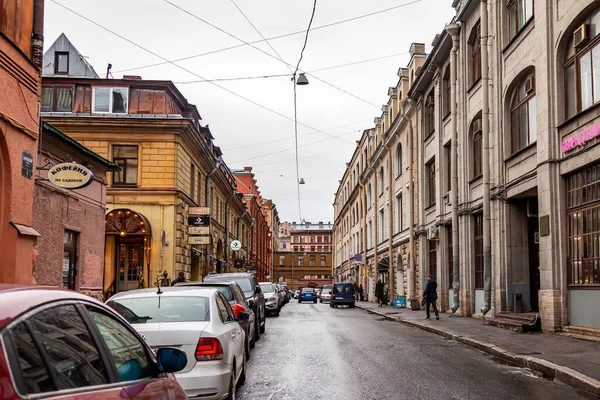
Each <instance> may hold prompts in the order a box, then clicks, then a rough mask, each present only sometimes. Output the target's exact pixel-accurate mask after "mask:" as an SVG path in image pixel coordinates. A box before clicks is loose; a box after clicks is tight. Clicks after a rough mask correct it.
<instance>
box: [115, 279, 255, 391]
mask: <svg viewBox="0 0 600 400" xmlns="http://www.w3.org/2000/svg"><path fill="white" fill-rule="evenodd" d="M107 305H109V306H110V307H112V308H113V309H114V310H115V311H117V312H118V313H120V314H121V315H122V316H123V317H124V318H125V319H126V320H127V321H128V322H129V323H130V324H131V325H132V326H133V327H134V328H135V329H136V330H137V331H138V332H140V333H142V334H144V336H145V338H146V342H147V343H148V344H149V345H150V347H152V348H153V349H155V350H160V349H161V348H163V347H177V348H179V349H181V350H182V351H184V352H185V354H186V355H187V364H186V365H185V368H183V369H182V370H181V371H180V372H179V373H177V374H176V375H175V376H176V378H177V382H179V384H180V385H181V387H182V388H183V389H184V390H185V391H186V393H187V396H188V398H192V397H202V398H207V399H221V398H225V397H226V396H228V397H227V398H233V399H234V398H235V391H236V387H237V386H238V385H241V384H243V383H244V382H245V380H246V353H245V351H244V342H245V340H246V338H245V336H246V334H245V333H244V330H243V329H242V327H241V326H240V324H239V323H238V320H239V319H241V320H246V319H248V317H249V315H248V313H246V312H244V311H241V309H242V306H240V305H239V304H234V306H233V309H232V307H231V306H230V305H229V302H228V301H227V299H226V298H225V296H224V295H223V293H221V292H220V291H219V290H217V289H204V288H193V289H191V288H185V287H183V288H181V287H170V288H162V289H159V291H156V290H155V289H139V290H130V291H128V292H121V293H118V294H116V295H114V296H113V297H111V298H110V299H109V300H108V302H107ZM234 310H236V311H234ZM236 315H237V317H236Z"/></svg>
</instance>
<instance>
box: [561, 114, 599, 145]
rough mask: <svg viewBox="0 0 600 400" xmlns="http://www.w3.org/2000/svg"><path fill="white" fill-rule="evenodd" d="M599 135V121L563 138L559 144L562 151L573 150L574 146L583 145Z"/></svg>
mask: <svg viewBox="0 0 600 400" xmlns="http://www.w3.org/2000/svg"><path fill="white" fill-rule="evenodd" d="M597 136H600V122H599V123H597V124H596V125H594V126H592V127H591V128H588V129H585V130H583V131H581V132H579V133H577V134H575V135H573V136H571V137H570V138H568V139H566V140H564V141H563V142H562V143H561V144H560V147H561V150H562V152H563V153H566V152H568V151H571V150H573V149H574V148H576V147H579V146H583V145H584V144H586V143H587V142H589V141H590V140H592V139H594V138H596V137H597Z"/></svg>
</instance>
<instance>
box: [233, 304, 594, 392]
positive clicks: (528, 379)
mask: <svg viewBox="0 0 600 400" xmlns="http://www.w3.org/2000/svg"><path fill="white" fill-rule="evenodd" d="M392 343H394V344H392ZM238 396H239V398H240V399H243V400H251V399H252V400H254V399H255V400H259V399H260V400H263V399H323V398H332V399H335V398H342V399H377V400H383V399H420V398H425V399H482V398H494V399H502V398H506V399H509V398H510V399H545V400H546V399H588V398H594V397H592V396H590V395H588V394H586V393H582V392H580V391H577V390H574V389H572V388H569V387H567V386H564V385H562V384H559V383H555V382H552V381H549V380H546V379H544V378H542V377H540V376H539V375H538V374H537V373H535V372H533V371H530V370H527V369H522V368H518V367H514V366H511V365H506V363H504V362H501V361H500V360H498V359H494V357H491V356H489V355H487V354H484V353H481V352H479V351H477V350H474V349H472V348H470V347H467V346H465V345H463V344H460V343H458V342H455V341H452V340H446V339H444V338H443V337H441V336H438V335H435V334H431V333H428V332H425V331H423V330H420V329H417V328H412V327H407V326H405V325H402V324H400V323H397V322H392V321H388V320H385V319H383V318H381V317H379V316H377V315H373V314H369V313H367V312H365V311H363V310H359V309H356V308H355V309H349V308H330V307H329V305H328V304H320V303H317V304H298V303H297V301H296V300H292V301H290V303H289V304H288V305H286V306H285V307H284V308H283V310H282V311H281V316H280V317H271V318H269V320H268V321H267V333H266V334H265V335H264V336H263V337H262V338H261V340H260V342H258V343H257V345H256V351H253V353H252V359H251V360H250V362H249V363H248V379H247V380H246V384H245V385H244V386H242V387H240V388H239V390H238Z"/></svg>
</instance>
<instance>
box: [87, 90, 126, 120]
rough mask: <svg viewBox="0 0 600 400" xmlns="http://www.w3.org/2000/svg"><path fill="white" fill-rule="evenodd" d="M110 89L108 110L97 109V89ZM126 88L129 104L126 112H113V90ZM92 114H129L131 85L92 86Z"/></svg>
mask: <svg viewBox="0 0 600 400" xmlns="http://www.w3.org/2000/svg"><path fill="white" fill-rule="evenodd" d="M97 89H108V111H96V90H97ZM115 89H119V90H121V89H125V90H126V91H127V95H126V97H127V105H126V107H125V112H113V91H114V90H115ZM92 114H129V87H127V86H93V87H92Z"/></svg>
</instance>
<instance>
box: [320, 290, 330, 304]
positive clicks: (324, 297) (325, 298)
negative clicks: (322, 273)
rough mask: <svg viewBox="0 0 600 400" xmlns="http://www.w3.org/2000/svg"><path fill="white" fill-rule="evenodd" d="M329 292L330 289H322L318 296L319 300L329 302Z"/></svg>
mask: <svg viewBox="0 0 600 400" xmlns="http://www.w3.org/2000/svg"><path fill="white" fill-rule="evenodd" d="M331 292H332V289H323V291H322V292H321V296H320V297H319V302H321V303H329V302H330V301H331Z"/></svg>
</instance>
